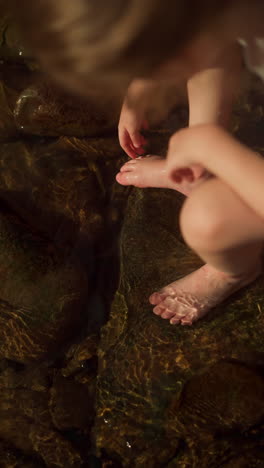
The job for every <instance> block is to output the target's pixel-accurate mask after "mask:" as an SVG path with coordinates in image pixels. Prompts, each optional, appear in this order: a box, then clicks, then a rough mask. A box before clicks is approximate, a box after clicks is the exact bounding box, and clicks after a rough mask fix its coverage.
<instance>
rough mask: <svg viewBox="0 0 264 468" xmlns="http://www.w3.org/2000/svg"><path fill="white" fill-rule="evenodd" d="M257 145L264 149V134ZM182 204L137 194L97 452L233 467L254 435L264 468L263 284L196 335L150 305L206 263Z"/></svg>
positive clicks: (151, 461)
mask: <svg viewBox="0 0 264 468" xmlns="http://www.w3.org/2000/svg"><path fill="white" fill-rule="evenodd" d="M243 118H244V119H249V118H250V119H254V116H251V115H250V113H249V112H248V110H247V109H246V110H245V113H244V114H242V116H241V119H242V123H241V128H242V125H246V122H247V120H245V122H244V121H243ZM243 122H244V123H243ZM262 125H263V122H262ZM254 138H255V135H254ZM254 146H255V148H256V149H257V150H258V151H260V150H261V148H262V138H261V135H259V139H258V142H257V144H256V141H255V142H254ZM182 202H183V197H182V196H181V195H179V194H177V193H175V192H173V191H169V190H161V189H160V190H156V189H145V190H141V189H134V190H133V191H132V193H131V195H130V198H129V201H128V205H127V210H126V217H125V221H124V226H123V230H122V235H121V240H120V242H121V249H120V255H121V279H120V285H119V289H118V292H117V294H116V296H115V300H114V303H113V305H112V311H111V317H110V320H109V322H108V323H107V325H106V326H105V327H104V328H103V332H102V337H101V343H100V347H99V351H98V357H99V375H98V385H97V387H98V395H97V418H96V425H95V438H96V443H97V447H98V451H99V453H100V451H101V452H102V453H103V451H106V453H107V454H109V456H110V455H112V457H115V459H117V460H119V462H121V463H122V464H123V466H128V467H134V466H141V465H140V463H141V460H144V464H145V465H144V464H143V465H142V466H148V467H156V466H161V465H162V466H163V465H164V466H167V464H168V466H179V467H192V468H194V467H200V466H212V467H216V466H219V465H218V460H219V459H223V466H225V465H224V463H228V462H229V461H228V460H229V459H228V457H226V458H225V450H228V451H229V453H230V463H231V460H234V463H240V461H239V460H241V459H240V458H239V451H238V447H239V444H243V443H244V442H245V443H246V442H247V441H248V439H247V435H245V432H246V433H251V431H252V430H253V429H254V428H255V429H256V431H257V432H256V434H257V435H256V438H257V440H256V441H254V440H252V441H251V442H252V443H251V444H250V443H249V444H248V445H245V447H247V448H246V449H245V453H246V451H247V450H248V457H249V458H248V459H249V460H251V462H252V466H255V465H254V463H255V464H256V466H258V463H259V459H260V455H259V454H260V453H262V444H263V440H264V438H263V429H262V427H261V426H260V424H261V422H262V421H263V408H262V403H261V402H262V401H263V368H264V366H263V355H264V347H263V333H262V330H263V313H262V310H263V307H264V302H263V286H264V280H263V278H259V279H258V280H257V281H256V282H255V283H254V284H253V285H250V286H249V287H247V288H245V289H244V290H242V291H239V292H238V293H237V294H236V295H234V296H233V297H232V298H230V299H229V300H227V301H225V302H224V303H223V304H221V305H219V306H218V307H217V308H215V309H214V310H213V311H211V313H210V314H208V316H206V317H205V318H204V319H202V320H200V321H199V322H197V323H196V324H194V325H193V326H192V327H182V326H174V327H173V326H171V325H170V324H169V322H168V321H166V320H162V319H160V318H159V317H157V316H155V315H154V314H153V313H152V307H151V306H150V304H149V302H148V297H149V295H150V294H151V293H152V292H153V291H155V290H158V289H160V288H161V287H162V286H164V285H166V284H169V283H171V282H172V281H175V280H176V279H177V278H180V277H182V276H184V275H186V274H187V273H189V272H191V271H193V270H194V269H196V268H198V267H199V266H200V265H201V263H202V262H201V260H200V259H199V258H198V257H197V256H196V255H195V254H194V253H193V252H192V251H191V250H190V249H189V248H188V247H187V246H186V245H185V244H184V241H183V239H182V236H181V234H180V231H179V225H178V215H179V211H180V208H181V204H182ZM165 246H166V247H165ZM254 356H255V358H256V357H257V358H256V359H255V358H254ZM185 392H186V393H185ZM187 395H188V397H187ZM187 400H188V402H187ZM181 405H182V406H181ZM172 408H173V416H172V413H171V411H172ZM238 440H239V443H237V441H238ZM127 443H128V444H129V446H128V445H127ZM157 445H158V446H159V448H162V450H160V451H159V452H158V451H156V446H157ZM129 447H130V450H128V448H129ZM254 450H255V451H256V455H254ZM221 457H222V458H221ZM221 466H222V465H221ZM231 466H232V465H231ZM238 466H239V465H238Z"/></svg>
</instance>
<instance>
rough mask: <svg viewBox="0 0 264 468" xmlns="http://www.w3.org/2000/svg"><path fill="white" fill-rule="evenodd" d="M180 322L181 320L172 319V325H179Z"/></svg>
mask: <svg viewBox="0 0 264 468" xmlns="http://www.w3.org/2000/svg"><path fill="white" fill-rule="evenodd" d="M178 323H180V320H170V324H171V325H178Z"/></svg>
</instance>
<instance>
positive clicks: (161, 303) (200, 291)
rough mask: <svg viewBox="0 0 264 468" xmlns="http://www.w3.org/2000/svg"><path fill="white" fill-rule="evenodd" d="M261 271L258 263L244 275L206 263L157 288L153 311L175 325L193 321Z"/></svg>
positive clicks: (153, 299) (153, 295)
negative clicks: (223, 270)
mask: <svg viewBox="0 0 264 468" xmlns="http://www.w3.org/2000/svg"><path fill="white" fill-rule="evenodd" d="M260 273H261V267H260V266H257V267H256V269H255V270H254V271H253V272H251V273H249V274H247V275H245V276H243V277H242V276H241V277H234V276H231V275H228V274H226V273H222V272H220V271H218V270H216V269H214V268H213V267H211V266H209V265H204V266H203V267H201V268H200V269H199V270H196V271H194V272H192V273H191V274H189V275H187V276H185V277H184V278H181V279H179V280H178V281H175V282H174V283H171V284H169V285H168V286H166V287H165V288H163V289H162V290H161V291H159V292H155V293H154V294H152V295H151V296H150V298H149V301H150V303H151V304H152V305H155V307H154V309H153V312H154V313H155V314H156V315H160V316H161V317H162V318H164V319H169V320H170V323H171V324H172V325H176V324H179V323H181V324H182V325H192V324H193V323H194V322H196V320H198V319H199V318H201V317H203V316H204V315H206V314H207V313H208V312H209V310H210V309H212V308H213V307H215V306H216V305H218V304H220V303H221V302H222V301H223V300H224V299H226V298H227V297H229V296H230V295H231V294H233V293H234V292H236V291H238V290H239V289H240V288H242V287H243V286H246V285H247V284H249V283H251V282H252V281H254V280H255V279H256V278H257V277H258V276H259V275H260Z"/></svg>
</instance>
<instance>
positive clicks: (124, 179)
mask: <svg viewBox="0 0 264 468" xmlns="http://www.w3.org/2000/svg"><path fill="white" fill-rule="evenodd" d="M116 181H117V182H118V183H119V184H120V185H133V182H132V180H131V176H130V173H129V172H119V173H118V174H117V175H116Z"/></svg>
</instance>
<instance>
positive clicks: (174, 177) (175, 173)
mask: <svg viewBox="0 0 264 468" xmlns="http://www.w3.org/2000/svg"><path fill="white" fill-rule="evenodd" d="M170 178H171V179H172V180H173V181H174V182H175V183H176V184H181V182H182V176H181V174H180V172H179V170H178V169H174V170H173V171H172V172H171V174H170Z"/></svg>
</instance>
